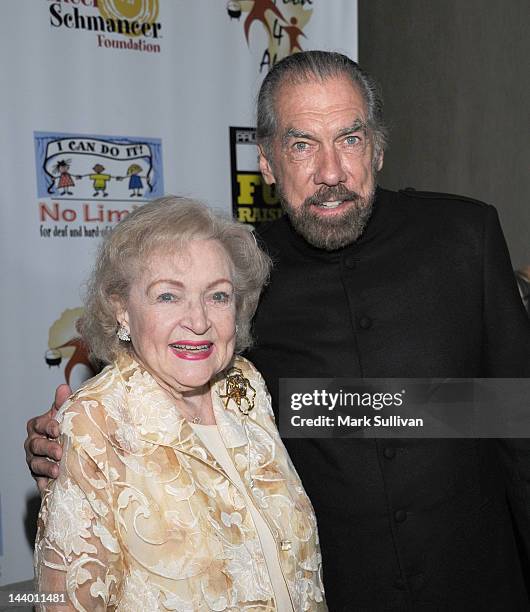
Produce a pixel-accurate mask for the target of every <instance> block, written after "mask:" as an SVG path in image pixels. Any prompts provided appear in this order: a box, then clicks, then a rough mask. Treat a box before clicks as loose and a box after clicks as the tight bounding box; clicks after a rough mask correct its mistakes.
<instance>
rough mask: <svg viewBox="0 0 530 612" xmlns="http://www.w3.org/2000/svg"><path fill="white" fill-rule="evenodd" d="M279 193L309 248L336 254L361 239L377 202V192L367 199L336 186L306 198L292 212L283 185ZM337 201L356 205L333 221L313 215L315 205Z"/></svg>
mask: <svg viewBox="0 0 530 612" xmlns="http://www.w3.org/2000/svg"><path fill="white" fill-rule="evenodd" d="M276 189H277V191H278V195H279V198H280V201H281V204H282V207H283V209H284V211H285V212H286V214H287V216H288V217H289V219H290V221H291V223H292V225H293V227H294V229H295V230H296V231H297V232H298V233H299V234H300V235H301V236H302V237H303V238H305V240H307V242H309V244H311V245H313V246H315V247H317V248H319V249H324V250H326V251H335V250H336V249H340V248H342V247H344V246H346V245H348V244H351V243H352V242H355V241H356V240H357V239H358V238H359V236H360V235H361V234H362V233H363V231H364V229H365V227H366V224H367V223H368V220H369V219H370V215H371V214H372V209H373V203H374V198H375V188H374V190H373V191H372V192H371V193H370V194H368V196H366V197H363V196H361V195H359V194H358V193H357V192H355V191H348V190H347V189H346V187H344V185H337V186H336V187H322V188H321V189H320V190H319V191H317V192H316V193H315V194H313V195H312V196H310V197H308V198H306V199H305V200H304V202H302V204H301V206H300V207H299V208H293V206H292V205H291V204H290V203H289V202H288V201H287V198H286V197H285V195H284V194H283V191H282V188H281V185H280V184H277V185H276ZM336 200H351V201H352V202H353V203H354V205H353V206H352V207H350V208H349V209H348V210H347V211H345V212H344V213H343V214H342V215H340V216H336V217H334V218H331V217H330V218H329V219H326V218H322V217H320V216H317V215H315V214H314V212H313V210H312V206H313V205H315V204H321V203H323V202H334V201H336Z"/></svg>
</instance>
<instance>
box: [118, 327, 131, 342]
mask: <svg viewBox="0 0 530 612" xmlns="http://www.w3.org/2000/svg"><path fill="white" fill-rule="evenodd" d="M116 335H117V336H118V338H119V339H120V340H122V341H123V342H130V341H131V334H130V333H129V331H128V330H127V329H125V327H123V325H122V324H121V323H120V326H119V327H118V329H117V330H116Z"/></svg>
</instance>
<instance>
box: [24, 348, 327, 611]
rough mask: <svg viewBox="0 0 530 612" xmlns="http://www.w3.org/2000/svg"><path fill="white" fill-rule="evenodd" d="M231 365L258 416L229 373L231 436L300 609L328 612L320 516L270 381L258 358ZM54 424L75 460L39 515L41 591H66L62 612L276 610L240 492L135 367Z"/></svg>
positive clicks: (84, 392)
mask: <svg viewBox="0 0 530 612" xmlns="http://www.w3.org/2000/svg"><path fill="white" fill-rule="evenodd" d="M232 365H234V366H235V367H237V368H239V369H240V370H241V372H242V376H243V378H246V379H247V383H248V385H247V387H246V389H243V395H244V393H245V392H246V393H247V399H248V398H250V395H249V394H252V396H253V395H254V392H255V408H254V409H253V410H252V411H251V412H250V413H249V414H248V416H245V415H244V414H243V413H242V412H241V411H240V409H239V408H238V406H237V402H236V399H235V398H236V396H235V395H233V394H231V393H230V391H231V389H230V388H227V384H228V385H229V381H230V378H229V379H228V381H227V379H226V378H224V377H219V378H218V380H216V381H214V383H213V385H212V401H213V409H214V414H215V418H216V421H217V424H218V428H219V431H220V435H221V437H222V439H223V441H224V443H225V445H226V447H227V450H228V453H229V455H230V457H231V459H232V461H233V463H234V466H235V467H236V469H237V471H238V472H239V474H240V476H241V479H242V481H243V483H245V486H246V487H247V491H248V493H249V495H250V497H251V499H253V500H254V502H255V505H256V507H257V508H258V510H259V511H260V512H261V514H262V516H263V518H264V519H265V520H266V522H267V523H268V524H269V526H270V527H271V530H272V533H273V535H274V537H275V539H276V541H277V543H278V555H279V559H280V565H281V568H282V570H283V574H284V576H285V579H286V584H287V586H288V590H289V594H290V596H291V599H292V603H293V607H294V609H295V610H296V611H297V612H298V611H299V610H312V611H313V610H318V611H320V610H327V608H326V604H325V603H324V601H323V587H322V581H321V556H320V550H319V546H318V535H317V525H316V519H315V515H314V512H313V508H312V506H311V503H310V502H309V499H308V498H307V496H306V494H305V492H304V489H303V487H302V484H301V482H300V479H299V477H298V475H297V473H296V471H295V469H294V467H293V465H292V463H291V461H290V459H289V457H288V455H287V451H286V450H285V448H284V446H283V444H282V442H281V439H280V437H279V434H278V431H277V429H276V426H275V423H274V417H273V413H272V410H271V405H270V398H269V395H268V393H267V390H266V388H265V383H264V381H263V378H262V377H261V375H260V374H259V372H258V371H257V370H256V369H255V368H254V366H253V365H252V364H251V363H250V362H249V361H247V360H245V359H243V358H241V357H237V358H236V359H235V362H234V363H233V364H232ZM245 384H246V383H245ZM229 386H230V385H229ZM227 396H228V397H227ZM242 407H243V408H245V407H246V406H245V402H244V401H243V406H242ZM57 418H58V420H59V422H60V423H61V432H62V436H61V439H62V444H63V447H64V454H63V459H62V461H61V470H60V476H59V478H58V479H57V480H56V481H54V482H53V483H51V484H50V486H49V487H48V489H47V490H46V492H45V493H44V496H43V500H42V507H41V511H40V515H39V521H38V532H37V540H36V545H35V568H36V579H37V584H38V588H39V589H40V591H54V592H57V591H58V592H66V593H67V601H68V602H69V605H66V606H64V608H61V609H76V610H87V611H90V612H92V611H95V610H106V609H111V610H117V611H125V610H127V611H133V610H138V611H142V612H152V611H153V612H154V611H155V610H178V611H179V612H192V611H201V612H202V611H206V610H215V611H219V612H220V611H223V610H230V611H235V610H238V611H239V610H246V611H249V612H258V611H259V612H264V611H272V610H276V609H277V608H276V605H275V601H274V597H273V593H272V586H271V582H270V579H269V575H268V571H267V567H266V564H265V560H264V557H263V553H262V548H261V545H260V542H259V539H258V535H257V533H256V529H255V527H254V524H253V521H252V517H251V514H250V511H249V509H248V507H247V506H246V504H245V501H244V498H243V495H242V494H241V491H240V490H238V488H237V487H236V486H235V485H234V484H233V482H232V481H231V480H230V478H229V477H228V476H227V474H226V473H225V471H224V470H223V468H222V467H221V466H220V465H219V464H218V463H217V462H216V460H215V459H214V457H213V456H212V455H211V454H210V452H209V451H208V449H207V448H206V447H205V446H204V445H203V443H202V442H201V440H200V438H199V437H198V436H197V435H196V434H194V432H193V430H192V428H191V427H190V425H189V423H188V422H187V421H186V420H185V419H183V418H182V417H181V416H179V414H178V412H177V410H176V408H175V405H174V403H173V400H172V399H171V397H170V396H169V395H168V394H167V393H166V392H165V391H164V390H163V389H162V388H161V387H160V386H159V385H158V384H157V383H156V382H155V381H154V379H153V378H152V377H151V375H150V374H148V373H147V372H146V371H145V370H144V369H142V368H141V367H140V366H139V365H138V363H136V362H135V361H133V360H132V359H131V358H129V357H123V358H120V360H119V361H118V362H116V363H115V364H114V365H111V366H108V367H107V368H105V370H103V372H102V373H101V374H100V375H99V376H97V377H95V378H94V379H92V380H91V381H89V382H88V383H87V384H86V385H85V386H84V387H83V388H82V389H81V390H79V391H78V392H77V393H76V394H75V395H74V396H73V397H72V398H71V400H70V401H69V402H68V403H67V404H65V405H64V407H63V408H62V409H61V411H60V413H59V415H58V417H57ZM47 609H48V608H47ZM50 609H57V608H50Z"/></svg>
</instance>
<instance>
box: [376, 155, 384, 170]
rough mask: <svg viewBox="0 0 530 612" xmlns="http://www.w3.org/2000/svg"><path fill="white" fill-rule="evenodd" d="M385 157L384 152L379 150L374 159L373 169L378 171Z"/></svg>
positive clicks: (381, 167)
mask: <svg viewBox="0 0 530 612" xmlns="http://www.w3.org/2000/svg"><path fill="white" fill-rule="evenodd" d="M384 157H385V154H384V152H383V151H381V153H379V155H378V156H377V158H376V160H375V169H376V172H380V171H381V170H382V169H383V159H384Z"/></svg>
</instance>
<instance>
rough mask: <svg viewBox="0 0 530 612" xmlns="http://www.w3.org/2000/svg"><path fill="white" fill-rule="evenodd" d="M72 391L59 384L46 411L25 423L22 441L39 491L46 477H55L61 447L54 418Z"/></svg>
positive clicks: (44, 485) (61, 452) (43, 485)
mask: <svg viewBox="0 0 530 612" xmlns="http://www.w3.org/2000/svg"><path fill="white" fill-rule="evenodd" d="M71 393H72V391H71V389H70V387H69V386H68V385H60V386H59V387H57V390H56V391H55V401H54V402H53V405H52V407H51V408H50V409H49V410H48V412H46V413H44V414H42V415H40V416H38V417H34V418H32V419H30V420H29V421H28V424H27V430H28V437H27V438H26V441H25V442H24V449H25V451H26V462H27V464H28V467H29V469H30V471H31V474H32V476H33V477H34V478H35V481H36V482H37V486H38V487H39V491H43V490H44V489H45V488H46V485H47V484H48V479H50V478H57V476H58V475H59V466H58V465H57V463H56V462H57V461H60V460H61V456H62V454H63V449H62V448H61V445H60V444H59V443H58V442H57V438H58V437H59V423H57V421H56V420H55V415H56V414H57V410H58V409H59V408H60V407H61V406H62V405H63V404H64V402H65V401H66V399H67V398H68V397H69V396H70V395H71Z"/></svg>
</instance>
